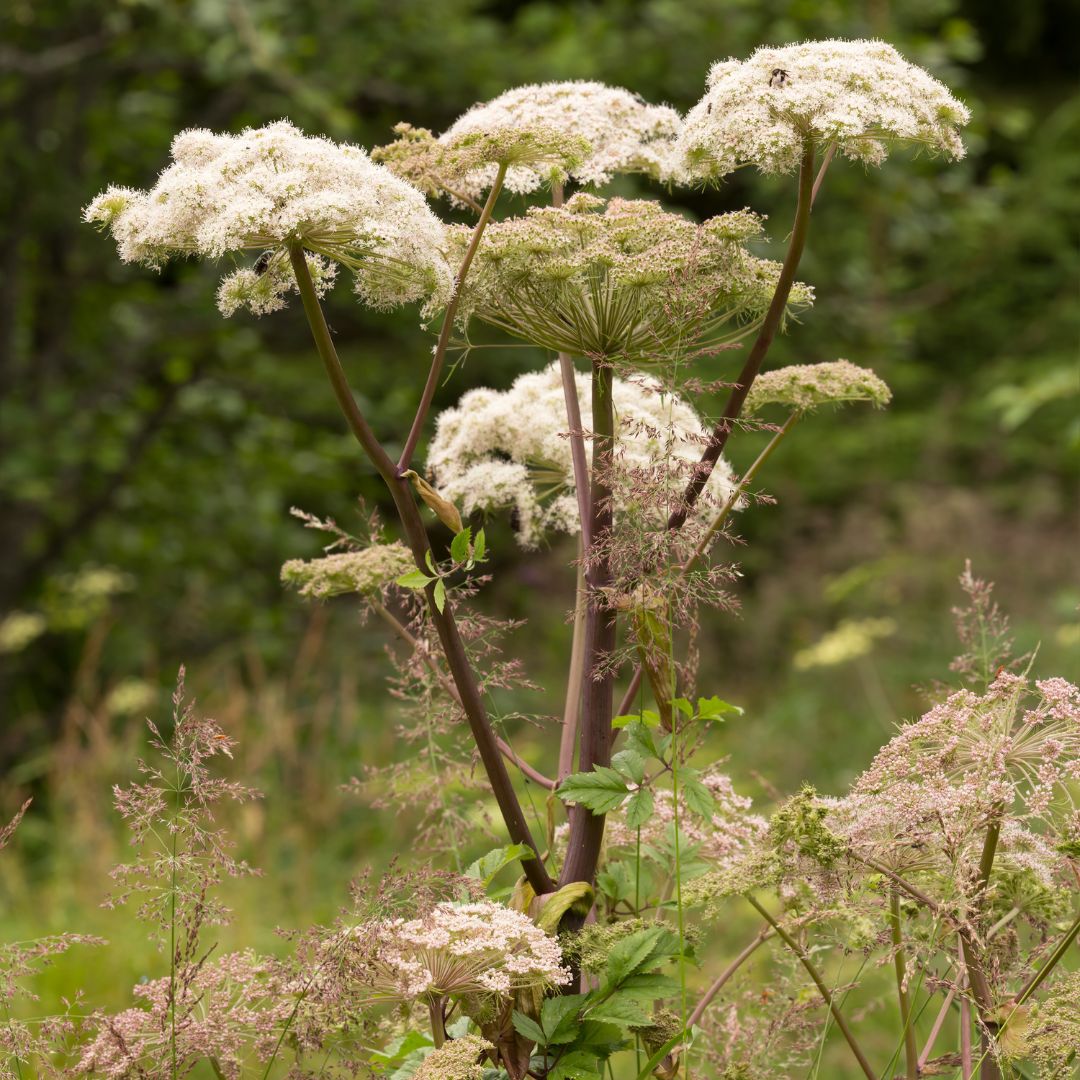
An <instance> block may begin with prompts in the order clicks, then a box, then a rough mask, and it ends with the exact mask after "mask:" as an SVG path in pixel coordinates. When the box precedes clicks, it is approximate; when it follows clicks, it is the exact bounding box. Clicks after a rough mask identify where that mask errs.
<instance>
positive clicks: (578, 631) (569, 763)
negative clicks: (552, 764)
mask: <svg viewBox="0 0 1080 1080" xmlns="http://www.w3.org/2000/svg"><path fill="white" fill-rule="evenodd" d="M578 555H579V557H580V558H581V560H582V561H581V562H579V563H578V569H577V582H576V584H575V586H574V635H573V638H572V639H571V642H570V672H569V674H568V675H567V678H566V704H565V705H564V707H563V722H562V738H561V740H560V743H559V768H558V772H557V773H556V774H555V776H556V781H557V783H560V784H561V783H562V782H563V781H564V780H565V779H566V778H567V777H568V776H569V775H570V774H571V773H572V772H573V771H574V751H575V750H576V749H577V733H578V721H579V719H580V717H581V680H582V676H583V674H584V672H585V563H584V558H585V554H584V543H582V544H581V546H580V547H579V548H578Z"/></svg>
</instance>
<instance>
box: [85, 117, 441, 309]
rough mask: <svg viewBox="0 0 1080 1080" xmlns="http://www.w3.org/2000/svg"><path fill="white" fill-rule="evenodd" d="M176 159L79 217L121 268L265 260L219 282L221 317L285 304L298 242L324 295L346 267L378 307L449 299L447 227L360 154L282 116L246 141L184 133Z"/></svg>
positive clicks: (112, 191)
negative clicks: (99, 232)
mask: <svg viewBox="0 0 1080 1080" xmlns="http://www.w3.org/2000/svg"><path fill="white" fill-rule="evenodd" d="M172 156H173V163H172V164H171V165H169V166H168V167H167V168H166V169H165V170H164V172H162V174H161V176H160V177H158V180H157V183H156V184H155V185H154V186H153V187H152V188H151V189H150V190H149V191H138V190H134V189H132V188H124V187H110V188H109V189H108V190H107V191H105V192H104V193H103V194H101V195H99V196H98V197H97V198H96V199H94V201H93V202H92V203H90V205H89V206H88V207H87V208H86V209H85V211H84V212H83V217H84V218H85V220H86V221H89V222H93V223H96V224H98V225H100V226H102V227H103V228H109V229H110V230H111V231H112V234H113V236H114V238H115V239H116V243H117V248H118V250H119V253H120V257H121V259H123V260H124V261H125V262H139V263H143V264H145V265H147V266H150V267H153V268H154V269H160V268H161V267H162V266H163V265H164V264H165V263H166V262H168V261H169V260H170V259H173V258H182V257H185V256H194V257H197V258H204V259H220V258H222V257H223V256H236V255H238V254H240V253H243V252H253V253H254V252H258V253H259V255H258V257H257V258H256V259H255V261H254V264H253V265H252V266H250V267H247V268H241V269H238V270H237V271H235V272H234V273H232V274H229V275H227V276H226V277H225V279H224V280H223V282H222V284H221V288H220V290H219V293H218V305H219V307H220V308H221V311H222V312H223V313H224V314H225V315H231V314H232V313H233V312H234V311H236V310H237V309H238V308H240V307H247V308H249V309H250V310H251V311H253V312H255V313H256V314H261V313H263V312H267V311H273V310H276V309H277V308H279V307H281V306H283V304H284V297H285V295H286V294H287V293H288V292H289V291H290V290H291V289H293V288H294V287H295V281H294V279H293V273H292V269H291V267H290V265H289V254H288V250H287V248H288V245H289V244H290V243H294V242H296V243H299V244H301V245H302V246H303V248H304V249H305V250H306V251H307V252H308V263H309V266H310V267H311V270H312V275H313V277H314V279H315V283H316V287H317V289H318V290H319V291H320V292H325V290H326V289H328V288H329V287H330V285H331V284H332V282H333V278H334V271H335V269H336V266H335V264H340V265H341V266H344V267H346V268H347V269H348V270H349V271H350V272H351V273H352V274H353V275H354V278H355V285H356V292H357V294H358V295H359V296H360V298H361V299H362V300H363V301H364V302H365V303H366V304H369V305H370V306H372V307H375V308H390V307H393V306H395V305H397V304H401V303H406V302H410V301H415V300H423V301H426V303H427V305H428V309H429V310H434V309H435V308H437V307H439V306H440V305H442V304H443V303H445V302H446V300H447V299H448V298H449V296H450V294H451V291H452V276H451V272H450V269H449V267H448V265H447V263H446V259H445V255H444V252H443V248H444V234H443V226H442V224H441V223H440V222H439V220H438V218H436V217H435V215H434V214H433V213H432V212H431V210H430V208H429V207H428V206H427V204H426V202H425V201H424V198H423V195H422V194H421V193H420V192H419V191H417V190H416V189H415V188H413V187H411V186H410V185H409V184H407V183H405V182H404V181H403V180H401V179H399V178H398V177H396V176H394V175H393V174H392V173H391V172H390V171H389V170H388V169H385V168H383V167H382V166H381V165H376V164H375V163H374V162H372V161H371V159H370V158H369V157H368V155H367V154H366V153H365V152H364V151H363V150H362V149H360V148H359V147H357V146H350V145H347V144H338V143H334V142H331V141H330V140H329V139H325V138H312V137H309V136H306V135H304V134H303V133H301V132H300V131H299V130H298V129H297V128H295V127H293V125H292V124H290V123H289V122H288V121H287V120H279V121H277V122H276V123H273V124H268V125H267V126H266V127H262V128H248V129H246V130H244V131H243V132H241V133H240V134H239V135H218V134H215V133H214V132H211V131H205V130H201V129H192V130H190V131H183V132H181V133H180V134H179V135H177V136H176V138H175V139H174V140H173V144H172Z"/></svg>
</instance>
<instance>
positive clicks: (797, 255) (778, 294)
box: [668, 137, 814, 529]
mask: <svg viewBox="0 0 1080 1080" xmlns="http://www.w3.org/2000/svg"><path fill="white" fill-rule="evenodd" d="M813 187H814V141H813V139H812V138H810V137H807V140H806V145H805V147H804V148H803V156H802V163H801V165H800V166H799V201H798V205H797V206H796V208H795V223H794V225H793V226H792V229H791V239H790V240H789V242H788V249H787V254H786V255H785V256H784V265H783V266H782V267H781V269H780V277H779V279H778V280H777V282H776V289H775V290H774V292H773V297H772V301H771V303H770V304H769V310H768V312H766V315H765V320H764V322H762V324H761V329H760V330H759V331H758V334H757V337H756V338H755V339H754V344H753V345H752V346H751V348H750V354H749V356H747V358H746V363H745V364H744V365H743V369H742V371H741V372H740V373H739V379H738V382H737V383H736V384H735V387H734V388H733V389H732V391H731V394H730V395H729V397H728V400H727V405H726V406H725V407H724V411H723V413H722V415H721V417H720V419H719V420H718V421H717V423H716V426H715V427H714V428H713V431H712V434H711V435H710V436H709V441H708V443H706V445H705V450H704V452H703V453H702V455H701V460H700V461H699V462H698V466H697V468H696V469H695V470H694V475H693V476H692V477H691V479H690V482H689V483H688V484H687V485H686V490H685V492H684V493H683V498H682V504H681V505H680V506H679V507H677V508H676V509H675V510H674V511H672V514H671V516H670V517H669V518H668V528H669V529H681V528H682V526H683V525H684V524H685V523H686V519H687V518H688V517H689V516H690V511H691V510H692V509H693V508H694V504H695V503H696V502H697V500H698V496H699V495H700V494H701V492H702V490H703V489H704V487H705V485H706V484H707V483H708V480H709V477H710V476H711V475H712V471H713V468H714V467H715V466H716V462H717V461H718V460H719V458H720V454H721V453H722V451H723V449H724V446H725V444H726V443H727V440H728V436H729V435H730V434H731V428H732V425H733V424H734V422H735V421H736V420H737V419H738V418H739V414H740V413H741V412H742V407H743V403H744V402H745V401H746V395H747V394H748V393H749V392H750V387H751V386H753V384H754V379H756V378H757V374H758V372H759V371H760V370H761V365H762V363H763V362H764V360H765V357H766V355H767V354H768V352H769V349H770V347H771V346H772V343H773V339H774V338H775V337H776V334H777V331H778V330H779V329H780V324H781V323H782V322H783V319H784V311H785V310H786V308H787V301H788V297H789V296H790V295H791V287H792V286H793V285H794V284H795V272H796V270H797V269H798V266H799V260H800V259H801V258H802V253H803V249H804V248H805V247H806V236H807V233H808V231H809V228H810V207H811V204H812V197H813Z"/></svg>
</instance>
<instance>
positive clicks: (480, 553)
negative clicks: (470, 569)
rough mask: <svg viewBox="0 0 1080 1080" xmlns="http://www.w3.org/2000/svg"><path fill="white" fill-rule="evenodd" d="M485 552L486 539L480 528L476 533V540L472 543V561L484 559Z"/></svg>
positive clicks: (478, 561) (476, 561) (477, 561)
mask: <svg viewBox="0 0 1080 1080" xmlns="http://www.w3.org/2000/svg"><path fill="white" fill-rule="evenodd" d="M486 553H487V539H486V538H485V536H484V530H483V529H481V530H480V531H479V532H478V533H477V534H476V541H475V542H474V543H473V550H472V561H473V562H474V563H480V562H483V561H484V555H485V554H486Z"/></svg>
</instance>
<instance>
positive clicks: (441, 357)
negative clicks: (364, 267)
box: [398, 165, 506, 472]
mask: <svg viewBox="0 0 1080 1080" xmlns="http://www.w3.org/2000/svg"><path fill="white" fill-rule="evenodd" d="M505 179H506V166H505V165H500V166H499V171H498V172H497V173H496V175H495V182H494V183H493V184H492V185H491V190H490V191H489V192H488V197H487V201H486V202H485V203H484V208H483V210H481V211H480V217H479V219H478V220H477V222H476V224H475V225H474V226H473V231H472V236H471V237H470V238H469V246H468V247H467V248H466V249H465V256H464V258H463V259H462V260H461V265H460V266H459V267H458V272H457V274H456V275H455V277H454V295H453V296H451V297H450V301H449V303H448V304H447V305H446V311H445V313H444V314H443V322H442V328H441V329H440V330H439V340H438V341H437V342H436V344H435V353H434V355H433V356H432V358H431V370H430V371H428V377H427V382H426V383H424V392H423V393H422V394H421V395H420V404H419V405H418V406H417V408H416V415H415V416H414V417H413V422H412V427H410V428H409V434H408V437H407V438H406V439H405V447H404V449H403V450H402V451H401V457H400V458H399V459H398V472H404V471H405V470H406V469H407V468H408V467H409V463H410V462H411V461H412V456H413V454H414V453H416V444H417V443H418V442H419V441H420V433H421V432H422V431H423V430H424V421H425V420H426V419H427V414H428V409H430V408H431V402H432V399H433V398H434V397H435V390H436V389H437V388H438V385H439V376H440V375H441V374H442V369H443V364H444V363H445V362H446V350H447V347H448V346H449V344H450V335H451V334H452V333H453V332H454V316H455V314H457V309H458V304H459V303H460V302H461V286H462V284H463V283H464V281H465V277H466V275H467V274H468V273H469V268H470V267H471V266H472V261H473V259H474V257H475V256H476V249H477V248H478V247H479V246H480V239H481V237H483V235H484V229H486V228H487V223H488V222H489V221H490V220H491V212H492V210H494V209H495V203H496V202H497V201H498V198H499V192H500V191H502V186H503V181H504V180H505Z"/></svg>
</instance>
